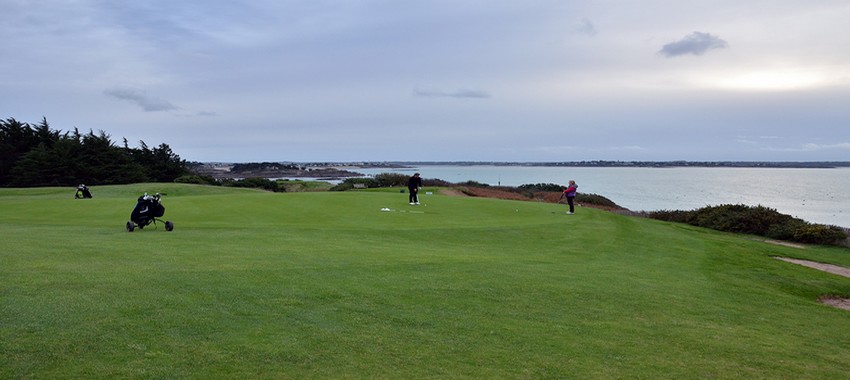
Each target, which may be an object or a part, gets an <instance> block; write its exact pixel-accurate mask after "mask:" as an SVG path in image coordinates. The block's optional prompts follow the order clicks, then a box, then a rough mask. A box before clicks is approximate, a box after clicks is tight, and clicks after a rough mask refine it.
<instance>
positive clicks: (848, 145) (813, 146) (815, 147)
mask: <svg viewBox="0 0 850 380" xmlns="http://www.w3.org/2000/svg"><path fill="white" fill-rule="evenodd" d="M826 149H850V143H838V144H825V145H824V144H805V145H803V150H807V151H815V150H826Z"/></svg>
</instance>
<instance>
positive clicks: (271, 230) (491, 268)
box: [0, 184, 850, 378]
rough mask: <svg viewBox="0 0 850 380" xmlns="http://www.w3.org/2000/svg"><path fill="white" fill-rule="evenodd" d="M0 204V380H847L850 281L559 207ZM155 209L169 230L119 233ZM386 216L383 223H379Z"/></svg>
mask: <svg viewBox="0 0 850 380" xmlns="http://www.w3.org/2000/svg"><path fill="white" fill-rule="evenodd" d="M93 191H94V196H95V198H94V199H91V200H73V199H71V194H72V193H73V190H72V189H2V190H0V241H2V242H3V243H2V245H3V249H2V252H0V263H2V265H0V378H10V377H12V378H15V377H36V378H56V377H70V378H79V377H86V378H114V377H145V378H147V377H196V378H209V377H236V376H239V377H248V376H250V377H268V378H280V377H289V378H313V377H319V378H327V377H333V378H339V377H350V378H364V377H368V378H376V377H377V378H462V377H476V378H545V377H572V378H610V377H617V378H642V377H643V378H659V377H661V378H847V374H848V373H850V314H848V312H847V311H843V310H838V309H834V308H831V307H827V306H823V305H820V304H818V303H817V302H816V298H817V296H818V295H821V294H842V295H845V296H846V295H848V294H850V279H846V278H842V277H838V276H834V275H830V274H825V273H821V272H818V271H815V270H812V269H808V268H803V267H798V266H794V265H792V264H788V263H784V262H780V261H777V260H773V259H771V258H770V256H775V255H782V256H792V257H799V258H807V259H814V260H818V261H824V262H830V263H835V264H840V265H845V266H850V255H848V251H847V250H846V249H838V248H810V249H807V250H799V249H794V248H788V247H781V246H775V245H770V244H765V243H761V242H758V241H755V240H753V239H749V238H747V237H741V236H733V235H729V234H723V233H717V232H713V231H707V230H703V229H699V228H693V227H689V226H681V225H675V224H667V223H662V222H657V221H652V220H645V219H638V218H631V217H624V216H619V215H615V214H611V213H607V212H604V211H598V210H592V209H580V210H579V212H578V213H577V214H576V215H572V216H567V215H563V214H562V212H563V211H564V209H563V207H564V206H556V205H552V204H543V203H532V202H514V201H501V200H492V199H477V198H462V197H444V196H439V195H426V196H424V197H423V200H424V203H425V205H424V206H420V207H416V208H414V207H411V206H408V205H407V204H406V201H407V196H406V194H399V193H398V192H397V191H378V192H374V191H362V192H346V193H328V192H319V193H297V194H280V193H278V194H274V193H267V192H260V191H254V190H245V189H230V188H227V189H225V188H213V187H201V186H192V185H174V184H140V185H132V186H114V187H111V186H103V187H98V188H95V189H93ZM144 191H148V192H155V191H165V192H168V193H169V195H168V196H167V197H165V199H164V204H165V206H166V219H169V220H173V221H174V222H175V225H176V227H175V231H173V232H165V231H164V229H162V228H160V229H159V230H148V229H146V230H144V231H137V232H134V233H127V232H126V231H124V230H123V225H124V223H125V222H126V220H127V218H128V216H129V213H130V211H131V209H132V206H133V205H134V202H135V198H136V197H137V196H138V195H139V194H140V193H141V192H144ZM382 207H390V208H392V209H393V210H394V211H392V212H381V211H379V210H380V209H381V208H382Z"/></svg>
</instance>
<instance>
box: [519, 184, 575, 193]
mask: <svg viewBox="0 0 850 380" xmlns="http://www.w3.org/2000/svg"><path fill="white" fill-rule="evenodd" d="M518 189H520V190H526V191H551V192H557V191H564V190H565V189H566V187H564V186H562V185H558V184H557V183H533V184H526V185H519V187H518Z"/></svg>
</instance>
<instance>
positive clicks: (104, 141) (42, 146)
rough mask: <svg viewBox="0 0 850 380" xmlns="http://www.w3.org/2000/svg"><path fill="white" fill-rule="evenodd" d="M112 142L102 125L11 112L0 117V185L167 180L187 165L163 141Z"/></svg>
mask: <svg viewBox="0 0 850 380" xmlns="http://www.w3.org/2000/svg"><path fill="white" fill-rule="evenodd" d="M139 144H140V146H138V147H130V146H129V145H128V143H127V139H126V138H125V139H124V141H123V146H118V145H116V143H115V142H114V141H112V139H111V137H110V136H109V135H108V134H106V132H104V131H99V132H98V133H94V132H93V131H91V130H89V132H88V133H80V131H79V130H78V129H77V128H74V129H73V130H72V131H66V132H62V131H61V130H54V129H52V128H51V127H50V125H49V124H48V123H47V118H42V120H41V122H40V123H38V124H30V123H24V122H20V121H18V120H15V119H14V118H8V119H5V120H0V186H3V187H34V186H76V185H77V184H80V183H84V184H86V185H106V184H125V183H136V182H172V181H174V179H176V178H177V177H180V176H181V175H184V174H187V173H188V169H187V167H188V165H187V163H186V161H184V160H182V159H181V158H180V156H178V155H177V154H175V153H174V152H173V151H172V150H171V147H169V146H168V144H164V143H163V144H160V145H159V146H157V147H154V148H151V147H149V146H148V145H147V144H145V142H144V141H140V142H139Z"/></svg>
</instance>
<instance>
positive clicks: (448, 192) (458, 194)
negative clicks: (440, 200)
mask: <svg viewBox="0 0 850 380" xmlns="http://www.w3.org/2000/svg"><path fill="white" fill-rule="evenodd" d="M440 194H443V195H448V196H453V197H466V196H467V195H466V194H464V193H463V192H462V191H460V190H458V189H440Z"/></svg>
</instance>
